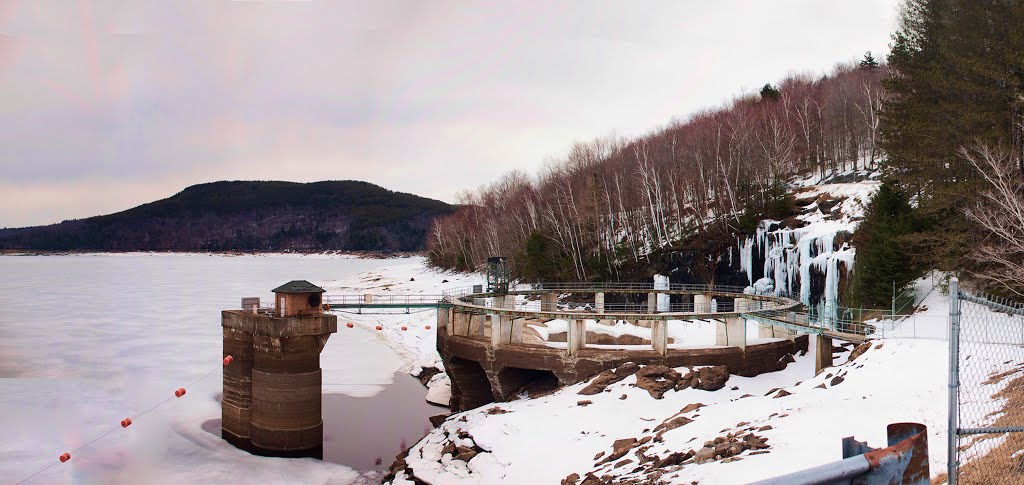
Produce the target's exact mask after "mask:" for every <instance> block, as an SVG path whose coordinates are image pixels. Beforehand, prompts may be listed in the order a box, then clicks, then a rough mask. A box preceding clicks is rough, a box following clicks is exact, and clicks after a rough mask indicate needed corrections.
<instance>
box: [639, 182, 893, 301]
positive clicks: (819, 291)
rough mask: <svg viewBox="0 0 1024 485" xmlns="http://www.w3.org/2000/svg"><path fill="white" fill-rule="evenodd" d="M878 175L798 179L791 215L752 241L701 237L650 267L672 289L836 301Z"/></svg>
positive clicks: (762, 226) (770, 223)
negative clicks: (708, 287) (710, 286)
mask: <svg viewBox="0 0 1024 485" xmlns="http://www.w3.org/2000/svg"><path fill="white" fill-rule="evenodd" d="M877 178H878V176H877V174H871V173H850V174H845V175H844V176H841V177H834V178H831V179H827V180H824V181H815V180H813V179H802V180H797V181H796V182H794V183H793V184H792V186H791V190H792V191H793V194H794V195H795V197H796V201H797V209H798V213H797V215H795V216H793V217H790V218H787V219H785V220H762V221H761V222H760V223H759V224H758V226H757V229H756V231H755V232H754V234H751V235H745V236H739V237H735V239H731V240H730V239H725V240H723V238H721V237H718V238H706V239H703V240H695V241H691V242H690V243H689V244H688V245H687V246H686V247H685V248H682V249H677V250H672V251H666V252H664V253H662V254H660V255H658V257H657V259H656V260H655V261H654V262H652V265H653V266H654V267H655V268H656V269H658V270H660V271H662V272H664V273H665V274H668V275H670V278H671V281H672V283H697V284H705V283H709V282H713V283H714V284H716V285H726V286H743V287H747V286H749V287H751V288H752V291H755V292H757V293H761V294H775V295H778V294H783V293H785V294H791V295H793V296H794V297H795V298H797V299H799V300H800V301H802V302H803V303H804V304H807V305H814V304H817V303H819V302H822V301H835V300H836V299H837V298H838V296H839V294H840V293H841V291H840V290H841V288H843V287H844V285H845V284H846V281H847V276H848V275H849V272H850V271H851V270H852V268H853V261H854V258H855V257H856V249H855V248H854V247H853V246H852V245H851V244H850V239H851V236H852V234H853V231H854V230H855V229H856V227H857V224H858V222H859V221H860V219H861V218H862V217H863V213H864V206H865V205H866V204H867V202H868V200H869V199H870V198H871V195H872V194H873V193H874V191H875V190H876V189H877V188H878V185H879V182H878V180H877Z"/></svg>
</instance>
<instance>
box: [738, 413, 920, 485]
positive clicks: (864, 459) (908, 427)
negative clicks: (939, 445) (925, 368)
mask: <svg viewBox="0 0 1024 485" xmlns="http://www.w3.org/2000/svg"><path fill="white" fill-rule="evenodd" d="M886 431H887V434H888V445H889V446H888V447H887V448H882V449H873V448H871V447H869V446H867V443H863V442H860V441H856V440H854V439H853V438H852V437H851V438H844V439H843V460H840V461H836V462H832V463H829V464H826V465H821V466H817V467H814V468H809V469H807V470H802V471H799V472H796V473H791V474H789V475H783V476H781V477H776V478H772V479H768V480H763V481H760V482H754V484H755V485H852V484H856V485H890V484H896V483H898V484H902V485H927V484H928V483H929V479H930V470H929V467H928V428H927V427H926V426H925V425H923V424H918V423H894V424H890V425H889V426H887V427H886Z"/></svg>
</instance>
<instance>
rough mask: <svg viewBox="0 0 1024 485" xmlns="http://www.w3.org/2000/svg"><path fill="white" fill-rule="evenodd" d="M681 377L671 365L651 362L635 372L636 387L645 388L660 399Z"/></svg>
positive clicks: (673, 387) (652, 395)
mask: <svg viewBox="0 0 1024 485" xmlns="http://www.w3.org/2000/svg"><path fill="white" fill-rule="evenodd" d="M681 378H682V376H680V375H679V373H678V372H676V370H675V369H673V368H671V367H668V366H665V365H662V364H652V365H648V366H646V367H644V368H642V369H640V370H638V371H637V372H636V387H639V388H641V389H644V390H646V391H647V392H648V393H649V394H650V395H651V397H653V398H655V399H661V398H662V397H663V396H664V395H665V393H666V392H668V391H669V390H671V389H675V387H676V384H678V383H679V380H680V379H681Z"/></svg>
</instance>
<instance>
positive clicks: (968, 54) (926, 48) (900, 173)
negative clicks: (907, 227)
mask: <svg viewBox="0 0 1024 485" xmlns="http://www.w3.org/2000/svg"><path fill="white" fill-rule="evenodd" d="M1022 20H1024V2H1017V1H1011V0H907V2H906V3H905V4H904V7H903V12H902V14H901V25H900V29H899V30H898V31H897V32H896V33H895V34H894V35H893V44H892V51H891V52H890V54H889V58H888V65H889V69H890V73H891V75H890V77H889V78H888V79H886V80H885V81H884V83H885V87H886V88H887V90H888V91H889V93H890V96H889V98H888V101H887V102H886V104H885V107H884V109H883V112H882V126H881V131H882V148H883V149H884V150H885V151H886V153H887V154H888V161H887V163H886V164H885V165H884V169H885V171H886V175H887V176H888V177H891V178H893V179H895V180H896V181H897V182H898V183H899V185H900V186H901V187H902V188H904V189H905V190H906V191H907V193H908V194H909V195H910V196H912V197H913V199H914V200H915V202H916V204H917V206H918V208H919V209H920V211H921V213H922V215H924V216H925V217H928V218H930V219H931V220H933V221H935V222H936V223H935V224H934V226H933V229H932V230H929V231H925V232H922V233H920V234H917V235H915V236H913V237H909V238H907V240H906V242H907V243H908V244H911V245H912V246H913V249H914V250H913V251H912V254H914V255H915V256H916V257H918V259H919V260H924V261H927V264H929V265H934V266H937V267H940V268H944V269H955V268H958V267H960V266H961V265H962V264H963V257H964V255H965V253H966V252H967V251H968V250H969V248H971V247H973V245H974V244H973V240H972V239H973V237H974V235H973V234H974V231H973V229H972V227H971V224H970V223H969V222H968V221H967V220H966V218H965V217H964V216H963V210H964V208H965V207H967V206H969V205H970V204H971V203H973V201H974V200H975V198H976V197H978V194H979V193H980V188H981V186H982V183H981V179H980V177H979V174H978V173H977V172H976V170H975V169H974V168H973V166H972V165H971V164H970V163H968V162H967V161H966V160H964V159H963V158H962V157H961V156H960V155H959V149H960V148H961V147H963V146H967V145H970V144H973V143H977V142H982V143H988V144H991V145H997V144H1000V143H1009V142H1011V140H1015V139H1016V140H1019V139H1020V135H1019V132H1018V131H1017V130H1016V129H1015V128H1014V123H1013V121H1014V119H1015V118H1016V117H1019V114H1018V113H1019V112H1020V107H1019V105H1020V104H1021V101H1020V100H1021V98H1020V96H1021V94H1022V93H1024V89H1022V86H1024V84H1022V81H1024V68H1022V66H1024V64H1022V59H1021V57H1022V56H1021V55H1020V52H1024V43H1022V42H1021V40H1022V35H1021V34H1020V33H1019V32H1018V31H1019V30H1020V29H1019V28H1018V27H1017V26H1018V25H1020V22H1021V21H1022ZM1018 146H1019V145H1018Z"/></svg>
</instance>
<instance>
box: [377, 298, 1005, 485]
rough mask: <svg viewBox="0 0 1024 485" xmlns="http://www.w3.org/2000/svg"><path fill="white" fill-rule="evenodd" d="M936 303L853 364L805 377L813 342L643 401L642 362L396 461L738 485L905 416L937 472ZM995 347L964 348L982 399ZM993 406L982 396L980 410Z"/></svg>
mask: <svg viewBox="0 0 1024 485" xmlns="http://www.w3.org/2000/svg"><path fill="white" fill-rule="evenodd" d="M964 305H968V306H969V305H972V304H970V303H966V302H965V303H964ZM948 306H949V300H948V297H947V296H945V295H942V294H941V293H940V292H938V291H936V292H932V293H931V294H929V296H928V298H927V299H925V301H924V302H923V305H922V313H921V315H920V318H919V319H918V320H917V322H916V325H917V326H918V332H919V333H920V334H921V335H922V337H924V338H919V339H911V338H885V339H876V340H873V341H870V342H868V343H866V344H864V345H863V347H861V348H860V349H858V351H857V352H856V353H858V354H860V355H858V356H856V357H855V358H854V359H853V360H852V361H851V360H849V357H850V356H851V353H849V352H848V350H849V349H850V347H851V346H845V348H843V349H842V350H839V349H838V348H837V350H836V360H835V362H836V363H837V365H836V366H834V367H831V368H828V369H826V370H824V371H822V372H821V373H819V374H818V375H815V373H814V357H813V356H814V353H815V348H814V340H813V339H812V340H811V348H810V349H809V351H808V353H807V354H806V355H802V356H798V357H797V358H796V362H795V363H794V364H791V365H790V366H789V367H787V368H786V369H785V370H782V371H779V372H774V373H769V374H763V375H760V376H757V377H753V378H744V377H738V376H729V377H728V381H726V382H725V386H724V387H723V388H721V389H719V390H717V391H705V390H701V389H697V388H693V387H688V388H683V389H680V390H674V389H672V386H668V387H669V388H670V389H669V390H668V391H667V392H665V393H664V394H663V396H662V398H661V399H656V398H655V397H653V396H654V394H653V393H651V392H649V391H648V390H645V389H644V388H641V387H637V381H638V377H637V376H638V375H640V374H643V373H644V371H642V370H641V372H640V373H639V374H630V375H629V376H628V377H626V378H625V379H622V380H621V381H619V382H615V383H612V384H610V385H608V386H607V387H606V388H605V390H604V391H603V392H598V393H597V394H592V395H591V394H580V391H581V390H583V389H584V388H586V387H588V386H591V385H593V384H594V382H595V381H597V380H600V379H594V380H591V381H588V382H583V383H580V384H576V385H573V386H569V387H566V388H562V389H560V390H558V391H555V392H554V393H552V394H549V395H546V396H542V397H538V398H532V399H530V398H526V399H520V400H516V401H513V402H508V403H497V404H492V405H487V406H483V407H481V408H477V409H474V410H470V411H466V412H463V413H458V414H454V415H452V416H450V417H449V418H448V419H447V420H446V421H445V422H444V423H443V424H442V425H441V426H440V427H439V428H437V429H435V430H433V431H432V432H431V433H430V434H428V435H427V437H426V438H424V439H423V440H422V441H420V442H419V443H417V444H415V445H414V446H413V447H412V448H411V449H410V451H409V454H408V457H407V458H406V460H405V461H406V465H407V467H408V469H410V470H412V472H413V473H415V475H416V477H417V478H419V479H421V480H424V481H427V482H430V483H497V482H498V481H508V482H509V483H559V482H560V481H561V480H563V479H565V478H567V477H568V478H570V479H572V478H575V479H576V483H579V482H581V481H583V480H585V479H587V477H588V474H592V475H593V477H594V478H591V480H596V479H598V478H600V479H602V480H603V481H608V480H611V481H615V482H617V483H618V482H630V481H635V482H636V483H680V484H684V483H685V484H690V483H694V482H697V483H701V484H713V483H723V484H731V483H748V482H750V481H753V480H758V479H764V478H770V477H773V476H778V475H782V474H785V473H790V472H795V471H799V470H803V469H806V468H810V467H813V466H817V465H821V464H825V463H830V462H834V461H837V460H840V459H841V458H842V451H841V441H842V439H843V438H845V437H848V436H854V437H856V438H857V439H858V440H862V441H864V440H866V441H867V442H868V444H869V445H871V446H874V447H883V446H884V444H885V442H886V426H887V425H888V424H890V423H896V422H905V421H912V422H919V423H923V424H925V425H926V426H928V443H929V458H930V466H931V474H932V476H933V477H935V476H938V475H941V474H942V473H943V472H944V471H945V466H946V439H945V438H946V420H947V412H946V406H947V376H948V374H947V369H948V345H947V342H946V341H944V340H940V339H938V338H936V337H937V336H939V335H942V333H943V332H944V329H945V328H946V319H945V313H944V312H947V311H948ZM965 310H967V308H965ZM970 310H971V311H978V312H984V311H986V310H982V309H980V308H970ZM907 324H909V322H904V323H901V324H899V325H907ZM836 344H839V342H836ZM995 355H998V354H992V353H988V355H986V352H985V349H984V348H981V351H978V352H977V353H976V354H975V355H972V356H971V357H970V358H967V357H966V356H964V357H965V360H967V361H969V362H971V365H972V366H974V368H977V369H980V372H975V373H974V374H972V375H974V376H976V378H974V379H973V380H972V379H966V380H965V381H964V382H963V385H964V386H973V387H975V388H978V389H982V392H983V393H987V394H988V395H995V394H996V393H998V392H999V391H1000V390H1001V389H1003V388H1004V387H1005V386H1006V385H1007V384H1008V383H1009V381H1010V380H1011V379H1009V378H1006V377H1005V376H1004V377H1003V378H1001V379H988V377H989V376H993V375H997V374H999V373H1001V372H1005V371H1007V370H1013V369H1017V371H1020V370H1021V369H1020V368H1019V365H1020V364H1021V363H1020V362H1009V363H1008V362H1005V361H1003V360H1002V359H999V358H996V357H995ZM630 370H631V371H635V369H630ZM676 371H678V373H679V375H683V376H685V375H687V374H688V373H689V372H690V371H691V369H688V368H685V367H680V368H677V369H676ZM683 387H686V386H683ZM677 388H678V386H677ZM1005 404H1006V399H998V398H994V399H993V400H992V401H991V402H990V403H988V404H987V406H988V407H987V409H988V410H989V411H998V410H999V409H1001V408H1002V406H1003V405H1005ZM980 415H983V413H979V416H980ZM997 416H998V413H995V414H993V415H992V416H990V417H988V418H985V419H988V420H993V419H996V417H997ZM964 424H965V425H971V426H973V425H982V424H985V423H984V422H978V423H964ZM716 441H717V442H716ZM408 474H409V471H408V470H407V471H406V472H405V473H404V474H400V475H399V477H398V478H396V480H395V481H394V483H405V480H406V479H408V478H409V475H408ZM596 483H600V482H596Z"/></svg>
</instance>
